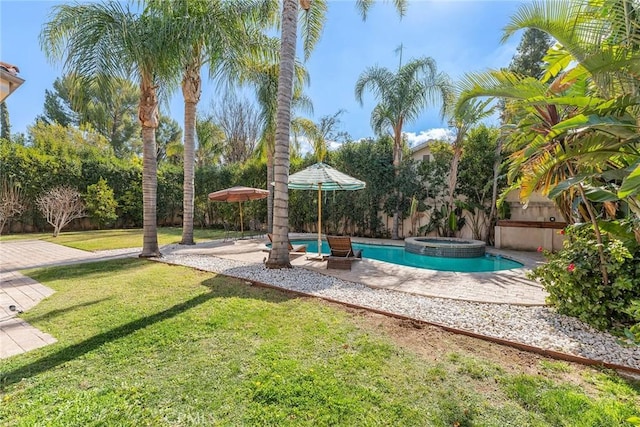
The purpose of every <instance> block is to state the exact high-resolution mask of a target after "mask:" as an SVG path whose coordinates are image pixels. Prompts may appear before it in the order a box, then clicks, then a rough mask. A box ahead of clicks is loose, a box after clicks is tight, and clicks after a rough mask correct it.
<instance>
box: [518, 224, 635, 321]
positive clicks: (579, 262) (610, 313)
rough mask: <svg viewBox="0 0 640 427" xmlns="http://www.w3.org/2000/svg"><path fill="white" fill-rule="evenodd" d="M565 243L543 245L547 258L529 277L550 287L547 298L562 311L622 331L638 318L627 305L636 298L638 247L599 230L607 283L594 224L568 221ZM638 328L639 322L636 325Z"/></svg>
mask: <svg viewBox="0 0 640 427" xmlns="http://www.w3.org/2000/svg"><path fill="white" fill-rule="evenodd" d="M566 233H567V237H568V238H567V240H566V241H565V242H564V248H563V249H562V250H560V251H559V252H557V253H549V252H546V251H545V256H546V258H547V263H546V264H544V265H542V266H540V267H537V268H536V269H534V270H533V271H532V272H531V273H530V277H531V278H534V279H539V280H540V282H541V283H542V285H543V286H544V287H545V289H546V290H547V291H548V292H549V298H548V302H549V303H550V304H552V305H553V306H555V307H556V308H557V310H558V311H559V312H560V313H563V314H567V315H569V316H574V317H577V318H579V319H580V320H582V321H584V322H586V323H588V324H590V325H593V326H595V327H596V328H598V329H609V328H613V329H614V330H616V331H621V330H622V329H623V328H625V327H630V326H633V325H634V324H636V323H638V322H640V318H639V317H638V315H637V313H635V312H634V311H633V310H631V307H632V306H633V305H634V304H637V303H638V302H639V301H640V248H639V247H638V245H633V246H631V247H626V246H625V245H624V244H623V242H622V241H620V240H617V239H615V238H613V237H611V236H608V235H606V234H604V235H603V236H602V239H603V246H604V253H605V257H606V260H607V264H606V268H607V272H608V276H609V284H608V285H607V286H605V285H604V284H603V282H602V274H601V272H600V259H599V256H598V249H597V248H598V247H597V242H596V240H595V237H594V234H593V229H591V228H589V227H575V226H574V227H568V228H567V230H566ZM636 328H637V327H636Z"/></svg>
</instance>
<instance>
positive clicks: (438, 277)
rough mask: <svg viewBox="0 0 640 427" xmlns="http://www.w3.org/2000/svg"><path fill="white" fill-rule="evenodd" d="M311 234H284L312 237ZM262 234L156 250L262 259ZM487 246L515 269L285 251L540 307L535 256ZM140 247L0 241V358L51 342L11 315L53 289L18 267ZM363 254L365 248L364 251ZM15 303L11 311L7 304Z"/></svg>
mask: <svg viewBox="0 0 640 427" xmlns="http://www.w3.org/2000/svg"><path fill="white" fill-rule="evenodd" d="M315 237H316V235H309V234H305V235H295V234H292V235H291V238H292V239H296V238H300V239H314V238H315ZM353 241H355V242H362V243H372V244H391V245H402V242H401V241H391V240H380V239H361V238H353ZM267 242H268V240H267V239H266V238H265V239H240V240H232V241H223V240H214V241H207V242H202V243H199V244H197V245H194V246H182V245H177V244H174V245H168V246H165V247H163V248H162V253H163V254H167V255H168V254H184V255H196V256H205V257H206V256H216V257H220V258H226V259H232V260H237V261H243V262H253V263H263V262H264V261H265V260H266V258H267V257H268V255H269V254H268V252H267V251H266V246H265V244H266V243H267ZM488 251H489V252H492V253H495V254H500V255H502V256H505V257H509V258H512V259H515V260H516V261H520V262H521V263H523V264H524V265H525V267H523V268H519V269H514V270H504V271H497V272H488V273H456V272H446V271H434V270H425V269H420V268H415V267H405V266H401V265H396V264H390V263H386V262H381V261H376V260H371V259H366V258H365V259H363V260H361V261H357V262H354V263H353V265H352V269H351V271H345V270H332V269H327V263H326V261H317V260H314V259H313V255H314V254H313V253H309V254H307V255H305V254H302V255H293V254H292V257H291V264H292V265H293V266H294V267H300V268H306V269H309V270H313V271H317V272H319V273H322V274H326V275H329V276H333V277H337V278H340V279H343V280H347V281H352V282H358V283H362V284H364V285H367V286H370V287H372V288H384V289H389V290H395V291H400V292H409V293H413V294H417V295H423V296H429V297H437V298H450V299H456V300H465V301H474V302H483V303H493V304H519V305H543V304H544V301H545V298H546V296H547V293H546V291H545V290H544V289H543V287H542V286H541V285H540V284H538V283H536V282H534V281H531V280H529V279H527V278H526V276H525V272H526V271H528V270H529V269H530V268H532V267H535V266H536V265H538V264H539V263H541V262H542V261H543V258H542V256H541V255H540V254H538V253H535V252H534V253H530V252H517V251H504V250H500V251H497V250H493V249H488ZM139 252H140V249H130V250H123V251H105V252H104V253H100V252H96V253H94V252H86V251H81V250H78V249H72V248H68V247H65V246H60V245H57V244H54V243H50V242H44V241H40V240H21V241H15V242H2V243H0V359H3V358H6V357H10V356H12V355H15V354H20V353H24V352H26V351H29V350H32V349H36V348H39V347H42V346H45V345H48V344H51V343H54V342H56V339H55V338H54V337H52V336H51V335H49V334H46V333H43V332H41V331H39V330H38V329H36V328H34V327H33V326H31V325H29V324H28V323H27V322H25V321H23V320H22V319H20V318H19V317H18V315H19V314H20V312H21V311H26V310H28V309H29V308H31V307H33V306H35V305H36V304H37V303H39V302H40V301H41V300H42V299H44V298H47V297H48V296H50V295H52V294H53V293H54V291H53V290H52V289H50V288H48V287H46V286H44V285H42V284H40V283H38V282H36V281H35V280H33V279H31V278H29V277H26V276H24V275H22V274H21V273H20V272H19V270H24V269H29V268H40V267H50V266H59V265H70V264H78V263H86V262H97V261H105V260H110V259H116V258H123V257H135V256H137V255H138V253H139ZM365 255H366V254H365ZM11 306H15V310H11V309H10V307H11Z"/></svg>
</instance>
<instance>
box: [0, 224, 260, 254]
mask: <svg viewBox="0 0 640 427" xmlns="http://www.w3.org/2000/svg"><path fill="white" fill-rule="evenodd" d="M225 234H226V233H225V231H224V230H219V229H194V230H193V237H194V240H195V241H196V242H198V241H199V240H213V239H222V238H224V237H225ZM244 235H245V236H249V235H251V232H249V231H247V232H245V233H244ZM229 236H230V237H239V236H240V232H232V233H230V235H229ZM25 239H31V240H33V239H35V240H45V241H47V242H53V243H58V244H60V245H64V246H69V247H71V248H76V249H82V250H85V251H98V250H107V249H123V248H138V247H142V229H139V228H136V229H124V230H92V231H68V232H62V233H60V234H59V235H58V237H53V236H52V235H51V233H27V234H9V235H6V236H0V242H7V241H14V240H25ZM180 240H182V228H179V227H161V228H158V244H159V245H160V246H163V245H168V244H171V243H179V242H180Z"/></svg>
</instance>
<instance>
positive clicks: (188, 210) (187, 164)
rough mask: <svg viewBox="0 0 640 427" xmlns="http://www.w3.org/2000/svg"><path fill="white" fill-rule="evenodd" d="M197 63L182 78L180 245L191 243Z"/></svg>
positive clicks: (198, 85) (199, 88) (199, 89)
mask: <svg viewBox="0 0 640 427" xmlns="http://www.w3.org/2000/svg"><path fill="white" fill-rule="evenodd" d="M201 83H202V80H201V78H200V67H199V65H198V64H190V65H189V66H188V67H187V69H186V70H185V73H184V77H183V78H182V95H183V97H184V184H183V201H182V241H181V242H180V244H182V245H193V244H194V243H195V242H194V241H193V198H194V185H193V181H194V175H195V172H194V165H195V145H196V143H195V132H196V106H197V105H198V101H199V100H200V94H201V93H202V85H201Z"/></svg>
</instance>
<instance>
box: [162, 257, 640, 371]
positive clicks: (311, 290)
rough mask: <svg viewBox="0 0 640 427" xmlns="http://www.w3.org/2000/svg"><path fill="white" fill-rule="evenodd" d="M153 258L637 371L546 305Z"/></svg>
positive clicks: (238, 264) (613, 344)
mask: <svg viewBox="0 0 640 427" xmlns="http://www.w3.org/2000/svg"><path fill="white" fill-rule="evenodd" d="M158 260H159V261H162V262H166V263H171V264H179V265H185V266H190V267H195V268H198V269H200V270H204V271H212V272H216V273H223V274H225V275H228V276H233V277H238V278H243V279H248V280H254V281H257V282H262V283H266V284H269V285H274V286H278V287H281V288H284V289H290V290H294V291H298V292H304V293H306V294H310V295H316V296H320V297H326V298H330V299H333V300H337V301H341V302H345V303H351V304H355V305H359V306H362V307H368V308H374V309H378V310H383V311H387V312H391V313H396V314H400V315H404V316H409V317H412V318H415V319H420V320H424V321H427V322H432V323H437V324H441V325H446V326H450V327H453V328H457V329H464V330H466V331H470V332H474V333H477V334H481V335H485V336H490V337H496V338H501V339H505V340H509V341H515V342H519V343H522V344H527V345H531V346H535V347H540V348H543V349H547V350H555V351H560V352H564V353H568V354H573V355H576V356H582V357H586V358H589V359H593V360H598V361H603V362H607V363H613V364H617V365H623V366H629V367H632V368H636V369H640V347H638V346H628V345H625V344H624V343H622V342H621V341H620V340H619V339H618V338H616V337H614V336H612V335H610V334H608V333H604V332H600V331H598V330H596V329H594V328H592V327H590V326H588V325H586V324H584V323H582V322H581V321H579V320H577V319H575V318H572V317H568V316H564V315H560V314H558V313H556V312H555V311H554V310H553V309H552V308H549V307H523V306H516V305H507V304H487V303H473V302H465V301H457V300H452V299H442V298H432V297H426V296H418V295H413V294H408V293H404V292H397V291H392V290H385V289H373V288H369V287H367V286H364V285H362V284H359V283H353V282H347V281H344V280H341V279H337V278H334V277H330V276H325V275H322V274H320V273H316V272H314V271H310V270H306V269H303V268H292V269H282V270H274V269H267V268H266V267H265V266H264V265H263V264H255V263H249V262H242V261H234V260H228V259H223V258H218V257H214V256H211V255H207V256H202V255H184V254H183V255H180V254H170V255H165V256H164V257H163V258H160V259H158Z"/></svg>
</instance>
